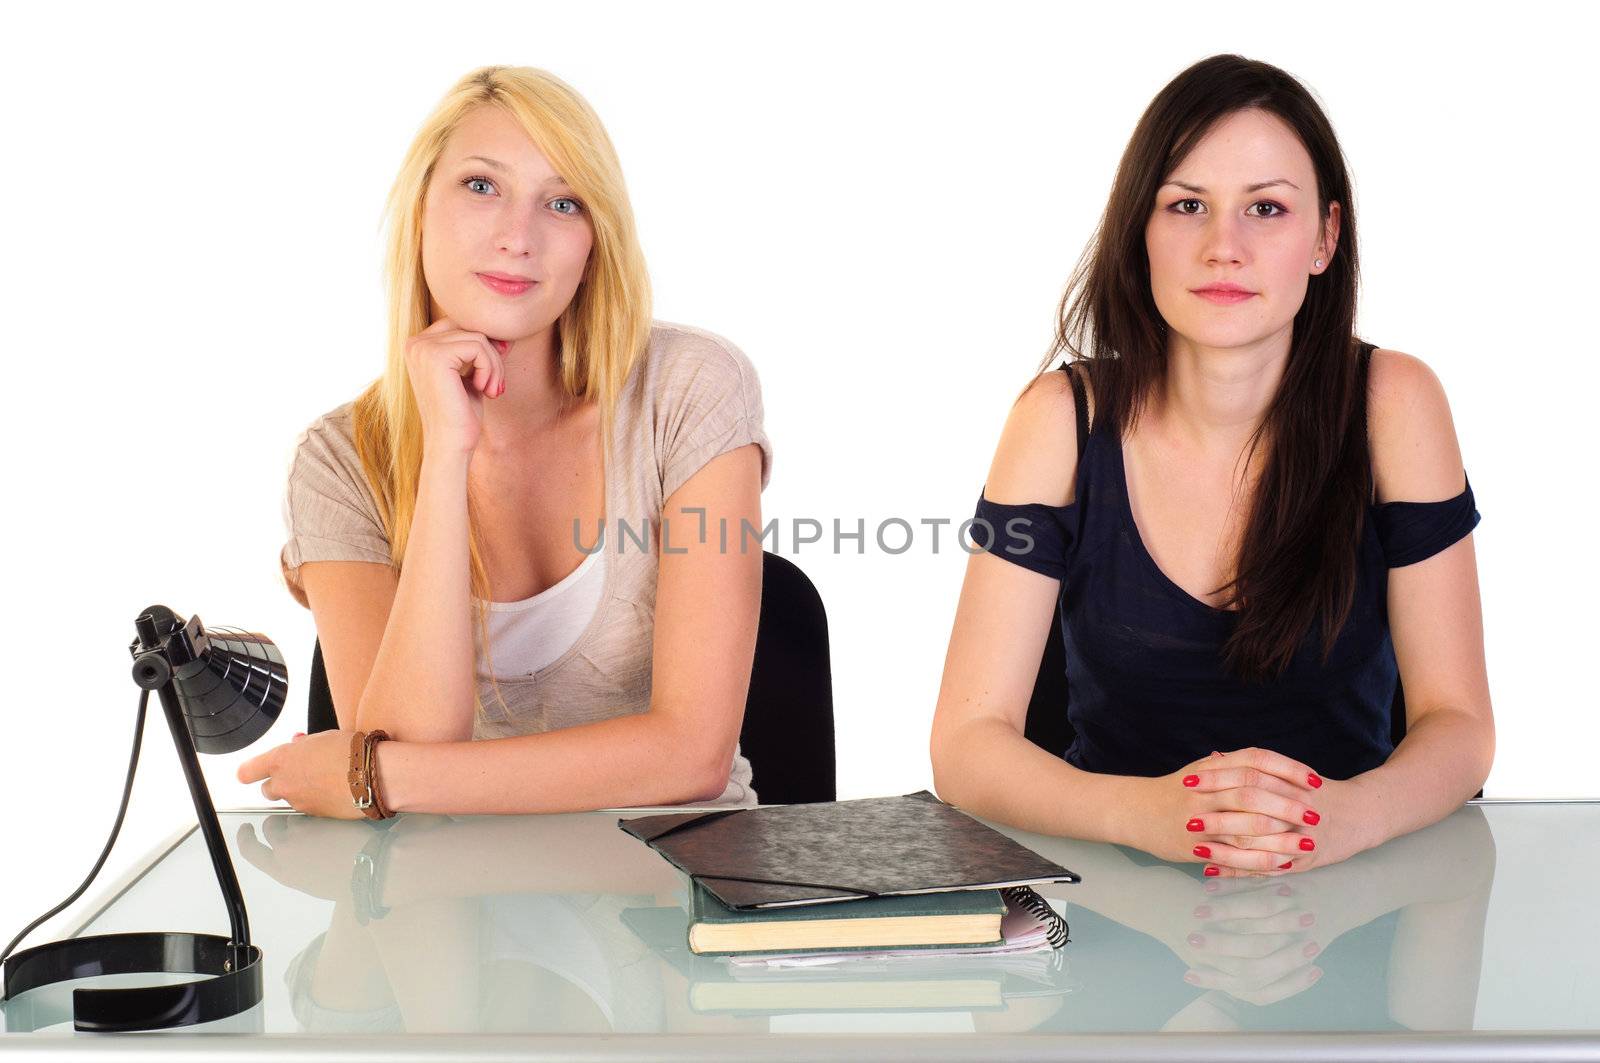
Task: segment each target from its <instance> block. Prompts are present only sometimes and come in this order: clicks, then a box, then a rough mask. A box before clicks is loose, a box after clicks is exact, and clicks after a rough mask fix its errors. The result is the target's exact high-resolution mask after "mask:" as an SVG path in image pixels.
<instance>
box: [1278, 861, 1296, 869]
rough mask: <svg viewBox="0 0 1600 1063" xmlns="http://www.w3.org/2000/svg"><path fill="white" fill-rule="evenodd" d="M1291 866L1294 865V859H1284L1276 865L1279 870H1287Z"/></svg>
mask: <svg viewBox="0 0 1600 1063" xmlns="http://www.w3.org/2000/svg"><path fill="white" fill-rule="evenodd" d="M1293 866H1294V861H1293V860H1288V861H1285V862H1284V863H1281V864H1279V865H1278V870H1279V871H1287V870H1289V869H1290V868H1291V867H1293Z"/></svg>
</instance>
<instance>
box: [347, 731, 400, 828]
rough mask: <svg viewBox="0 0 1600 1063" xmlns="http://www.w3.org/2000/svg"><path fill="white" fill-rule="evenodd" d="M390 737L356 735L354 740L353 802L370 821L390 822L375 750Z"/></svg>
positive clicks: (373, 733)
mask: <svg viewBox="0 0 1600 1063" xmlns="http://www.w3.org/2000/svg"><path fill="white" fill-rule="evenodd" d="M388 737H389V734H388V732H386V731H356V732H354V733H353V734H352V735H351V736H350V771H349V780H350V800H351V801H352V802H353V803H354V804H355V806H356V808H358V809H360V810H361V814H362V815H364V816H366V817H367V818H368V819H388V818H389V817H390V816H393V815H394V813H393V812H390V811H389V810H388V809H386V808H384V806H383V798H382V797H381V796H380V795H379V793H378V762H377V758H376V757H374V756H373V753H372V751H373V747H374V746H376V745H377V744H378V743H379V742H383V741H386V740H387V739H388Z"/></svg>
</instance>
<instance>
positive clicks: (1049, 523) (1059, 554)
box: [969, 491, 1077, 579]
mask: <svg viewBox="0 0 1600 1063" xmlns="http://www.w3.org/2000/svg"><path fill="white" fill-rule="evenodd" d="M1076 505H1077V503H1070V504H1068V505H1065V506H1047V505H1045V504H1044V503H1042V502H1025V503H1022V504H1019V505H1013V504H1009V503H1004V502H991V501H989V499H988V497H987V496H985V495H984V494H983V492H981V491H980V492H979V493H978V508H977V512H975V513H974V514H973V528H972V531H971V532H970V533H969V534H970V538H971V539H972V541H973V544H974V545H976V546H979V547H982V548H983V549H985V550H987V551H989V553H991V554H994V555H995V556H996V557H1003V558H1005V559H1006V560H1007V561H1010V562H1012V563H1013V564H1017V565H1021V566H1022V567H1023V568H1025V569H1029V570H1030V571H1033V572H1038V573H1039V574H1041V575H1045V576H1049V577H1050V578H1051V579H1064V578H1066V574H1067V561H1068V559H1069V558H1070V557H1071V555H1072V548H1073V545H1074V544H1075V543H1076V541H1077V524H1076V522H1075V521H1074V520H1073V519H1072V515H1073V510H1074V509H1075V507H1076ZM979 522H982V523H979Z"/></svg>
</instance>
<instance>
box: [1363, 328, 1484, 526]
mask: <svg viewBox="0 0 1600 1063" xmlns="http://www.w3.org/2000/svg"><path fill="white" fill-rule="evenodd" d="M1367 437H1368V441H1369V443H1370V446H1371V450H1372V472H1373V477H1374V479H1375V481H1376V487H1377V495H1378V501H1379V502H1380V503H1382V502H1392V501H1411V502H1433V501H1442V500H1445V499H1450V498H1454V497H1455V496H1457V495H1459V494H1460V493H1461V492H1462V490H1463V488H1464V486H1465V480H1464V477H1465V473H1464V471H1463V468H1462V461H1461V447H1460V444H1459V442H1458V440H1457V439H1456V429H1455V422H1454V420H1453V419H1452V417H1451V415H1450V403H1449V400H1447V399H1446V398H1445V393H1444V385H1443V384H1442V383H1440V381H1439V377H1438V376H1437V374H1435V373H1434V371H1433V370H1432V369H1431V368H1430V367H1429V366H1428V364H1427V363H1426V362H1424V361H1423V360H1422V359H1421V358H1418V357H1417V356H1416V355H1412V354H1407V353H1405V352H1403V351H1397V350H1390V349H1388V348H1384V347H1378V348H1375V349H1374V350H1373V351H1372V355H1371V363H1370V369H1369V371H1368V376H1367Z"/></svg>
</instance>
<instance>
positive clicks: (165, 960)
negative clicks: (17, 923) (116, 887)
mask: <svg viewBox="0 0 1600 1063" xmlns="http://www.w3.org/2000/svg"><path fill="white" fill-rule="evenodd" d="M154 972H162V973H170V974H201V975H207V976H208V977H206V978H202V979H200V980H199V981H195V982H181V983H178V984H176V985H156V986H127V987H121V988H107V989H90V988H87V987H85V988H79V989H74V990H73V991H72V1028H73V1029H74V1030H85V1031H93V1032H98V1033H126V1032H129V1031H134V1030H163V1029H168V1028H170V1027H174V1026H193V1025H195V1024H196V1023H202V1022H212V1021H214V1020H216V1019H226V1018H228V1017H230V1016H233V1015H237V1014H239V1013H240V1012H243V1011H248V1010H249V1009H250V1008H253V1007H254V1006H255V1005H257V1004H259V1003H260V1002H261V950H260V949H258V948H256V947H255V946H254V945H236V944H234V943H233V942H231V941H229V940H228V939H227V938H224V937H218V936H217V935H215V934H188V933H165V932H159V931H158V932H152V933H141V934H98V935H93V936H90V937H78V938H67V939H65V940H63V941H51V942H48V943H47V944H44V945H38V946H35V947H34V948H31V949H24V950H23V951H21V952H19V953H17V954H16V955H14V956H12V957H11V958H9V959H8V960H6V963H5V992H4V995H3V999H4V1000H5V1001H6V1026H7V1028H9V1029H13V1030H15V1029H19V1028H28V1029H37V1028H39V1027H41V1026H48V1025H53V1024H54V1023H56V1022H60V1021H61V1018H62V1017H61V1016H49V1017H47V1016H44V1015H38V1016H35V1018H36V1019H47V1018H48V1021H28V1020H29V1017H28V1016H25V1015H19V1014H18V1012H17V1011H16V1010H15V1009H16V1002H15V1001H14V1000H13V998H14V997H17V996H19V995H21V994H23V993H26V992H28V991H29V990H30V989H37V988H39V987H40V986H45V985H50V984H52V983H55V982H64V981H68V980H71V979H74V978H89V977H92V976H94V975H102V974H135V973H154ZM18 1018H21V1019H22V1020H23V1021H22V1023H21V1024H18V1023H17V1022H16V1020H17V1019H18Z"/></svg>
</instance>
